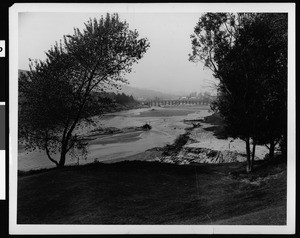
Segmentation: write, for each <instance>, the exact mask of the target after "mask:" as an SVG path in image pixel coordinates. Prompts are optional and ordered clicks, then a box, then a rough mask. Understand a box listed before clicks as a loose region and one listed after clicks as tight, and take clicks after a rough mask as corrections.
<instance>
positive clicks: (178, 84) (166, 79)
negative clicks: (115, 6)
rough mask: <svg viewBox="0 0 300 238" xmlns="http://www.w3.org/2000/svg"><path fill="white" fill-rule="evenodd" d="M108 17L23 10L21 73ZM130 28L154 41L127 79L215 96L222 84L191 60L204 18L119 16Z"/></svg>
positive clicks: (162, 88)
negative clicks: (193, 41) (86, 27)
mask: <svg viewBox="0 0 300 238" xmlns="http://www.w3.org/2000/svg"><path fill="white" fill-rule="evenodd" d="M105 14H106V12H103V13H86V12H85V13H78V12H75V13H74V12H73V13H72V12H68V13H65V12H21V13H19V17H18V30H19V31H18V34H19V35H18V42H19V45H18V52H19V69H24V70H28V69H29V60H28V59H29V58H31V59H40V60H45V58H46V56H45V52H46V51H47V50H48V49H49V48H50V47H51V45H53V44H55V42H56V41H59V40H60V39H62V38H63V35H68V34H72V33H73V28H74V27H76V28H79V29H83V28H84V23H85V22H87V21H88V20H89V18H94V17H96V18H100V17H101V15H105ZM118 14H119V18H120V20H122V21H124V20H126V21H127V22H128V24H129V28H130V29H137V31H138V32H139V34H140V37H146V38H148V40H149V42H150V48H149V49H148V51H147V52H146V54H145V55H144V57H143V58H142V59H141V60H140V61H139V63H138V64H135V65H134V66H133V70H132V72H131V73H130V74H127V75H126V78H127V79H128V81H129V85H130V86H133V87H138V88H144V89H152V90H157V91H161V92H166V93H172V94H188V93H191V92H204V91H209V92H213V91H214V90H215V88H214V85H215V83H216V82H217V81H216V79H214V77H213V76H212V72H211V71H210V70H209V69H206V68H204V66H203V64H202V63H192V62H190V61H189V60H188V54H189V53H191V51H192V50H191V39H190V35H191V34H192V33H193V30H194V27H195V25H196V23H197V21H198V19H199V17H200V16H201V14H202V13H201V12H199V13H195V12H191V13H187V12H186V13H149V12H148V13H137V12H136V13H133V12H132V13H130V12H121V13H118Z"/></svg>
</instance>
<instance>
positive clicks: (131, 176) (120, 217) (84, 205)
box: [18, 117, 287, 225]
mask: <svg viewBox="0 0 300 238" xmlns="http://www.w3.org/2000/svg"><path fill="white" fill-rule="evenodd" d="M210 118H211V117H210ZM216 127H218V126H216ZM194 129H195V128H194V127H193V126H192V127H188V128H187V130H186V133H185V134H183V135H181V136H179V137H178V139H177V140H175V142H174V144H172V145H167V146H165V147H162V148H155V149H153V150H154V151H156V153H151V154H150V156H148V160H150V161H137V160H135V159H139V158H138V156H136V157H134V156H133V158H130V160H133V161H123V162H117V163H108V164H107V163H100V162H97V163H93V164H88V165H82V166H67V167H65V168H63V169H60V170H57V169H42V170H37V171H28V172H21V171H19V178H18V223H20V224H54V223H55V224H205V225H210V224H228V225H230V224H235V225H237V224H240V225H250V224H251V225H253V224H256V225H270V224H272V225H284V224H285V222H286V176H287V173H286V160H285V159H284V158H283V157H282V156H280V155H278V156H277V157H276V159H273V160H259V161H256V164H255V165H254V168H255V170H254V171H253V172H252V173H251V174H249V173H246V171H245V170H244V166H245V163H246V162H231V163H214V164H210V163H189V164H176V163H162V162H163V161H161V162H158V161H154V160H155V158H157V157H160V156H163V157H164V158H166V157H167V156H170V155H173V156H174V155H177V154H178V153H180V151H181V149H182V147H183V146H184V145H185V144H186V143H187V142H188V141H189V139H190V133H191V132H192V131H193V130H194ZM218 130H219V128H217V129H216V131H218ZM142 157H143V158H145V156H144V155H143V156H142ZM123 159H124V160H126V158H123ZM151 160H152V161H151ZM136 181H139V182H138V183H136ZM36 191H39V193H38V194H37V193H36ZM61 214H64V215H63V216H62V215H61Z"/></svg>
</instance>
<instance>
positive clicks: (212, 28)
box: [190, 13, 286, 172]
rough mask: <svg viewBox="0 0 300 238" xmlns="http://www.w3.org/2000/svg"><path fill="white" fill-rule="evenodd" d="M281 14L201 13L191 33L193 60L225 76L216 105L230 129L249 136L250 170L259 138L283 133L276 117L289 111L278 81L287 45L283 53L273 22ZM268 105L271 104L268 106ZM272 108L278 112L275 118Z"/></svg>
mask: <svg viewBox="0 0 300 238" xmlns="http://www.w3.org/2000/svg"><path fill="white" fill-rule="evenodd" d="M276 17H278V15H272V14H271V15H270V14H232V13H207V14H205V15H203V16H202V17H201V18H200V20H199V22H198V23H197V25H196V27H195V34H194V35H192V36H191V38H192V49H193V53H192V54H191V55H190V60H191V61H193V62H197V61H202V62H204V64H205V66H207V67H208V68H210V69H211V70H212V71H213V72H214V76H215V77H216V78H218V79H219V80H220V83H219V85H218V98H217V100H216V101H215V102H214V104H213V109H214V110H217V111H219V112H220V113H221V115H222V116H223V118H224V121H225V128H226V129H227V132H228V133H229V134H230V135H231V136H233V137H239V138H241V139H243V140H244V141H245V142H246V152H247V161H248V165H247V171H249V172H250V171H251V170H252V168H253V161H254V157H255V147H256V144H257V143H266V142H270V141H273V140H274V139H275V138H278V136H279V134H280V135H281V132H279V133H278V134H276V136H274V133H273V132H274V131H276V130H278V128H277V127H276V126H278V123H275V122H276V121H277V122H278V121H280V122H281V123H282V121H284V120H280V119H282V117H278V115H282V114H284V110H283V111H280V110H281V109H282V108H283V107H284V102H283V101H282V96H283V95H284V93H282V91H281V93H280V92H279V91H280V90H276V89H275V88H274V87H278V81H280V82H281V84H282V83H283V84H284V82H285V80H286V75H284V69H285V70H286V67H285V66H286V65H285V64H284V59H285V56H284V48H283V51H282V48H280V51H281V53H278V50H276V47H278V46H279V44H278V40H276V35H277V36H278V33H276V31H274V30H271V28H272V27H270V26H272V24H271V22H272V21H273V20H274V18H276ZM271 19H272V20H271ZM275 33H276V34H275ZM281 44H284V41H281ZM274 52H275V53H274ZM282 55H283V56H282ZM280 59H281V60H280ZM276 62H277V63H276ZM278 62H280V63H278ZM278 64H280V67H279V68H280V69H283V70H282V72H281V73H278V68H277V66H279V65H278ZM274 78H277V79H278V80H277V81H275V80H274ZM274 85H276V86H274ZM279 94H280V95H281V96H279ZM272 96H273V98H276V99H277V100H275V101H276V103H274V104H272V103H270V100H271V99H272ZM271 101H272V100H271ZM273 101H274V100H273ZM275 104H276V105H277V106H275ZM278 105H280V107H278ZM266 107H268V109H269V110H265V109H266ZM271 114H272V115H277V116H273V119H270V118H271V116H270V115H271ZM271 121H272V122H273V123H270V122H271ZM283 126H284V125H283ZM280 128H282V125H281V127H280ZM280 130H281V129H279V131H280ZM251 141H252V145H253V146H252V152H251V149H250V142H251ZM270 148H271V146H270Z"/></svg>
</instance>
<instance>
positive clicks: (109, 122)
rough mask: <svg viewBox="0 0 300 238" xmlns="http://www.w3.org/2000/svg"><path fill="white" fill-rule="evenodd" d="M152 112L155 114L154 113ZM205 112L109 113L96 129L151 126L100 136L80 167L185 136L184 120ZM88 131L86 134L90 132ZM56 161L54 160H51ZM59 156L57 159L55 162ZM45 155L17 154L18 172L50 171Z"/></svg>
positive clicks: (186, 109)
mask: <svg viewBox="0 0 300 238" xmlns="http://www.w3.org/2000/svg"><path fill="white" fill-rule="evenodd" d="M153 109H154V110H153ZM209 114H210V113H209V112H208V110H207V108H203V107H202V108H200V107H181V108H180V107H176V108H171V107H170V108H152V109H150V108H142V109H134V110H128V111H122V112H116V113H110V114H107V115H105V116H102V117H101V118H100V117H99V118H98V117H97V118H95V119H96V128H98V127H100V126H101V127H116V128H119V129H123V128H126V127H139V126H142V125H144V124H145V123H149V124H150V125H151V126H152V129H151V130H150V131H134V132H125V133H119V134H114V135H101V136H99V137H98V138H96V139H95V140H92V141H90V143H89V145H88V152H89V153H88V156H87V159H86V160H80V161H79V163H80V164H83V163H90V162H93V161H95V160H98V161H108V160H113V159H117V158H122V157H126V156H130V155H135V154H137V153H140V152H143V151H145V150H147V149H151V148H154V147H161V146H164V145H166V144H167V143H172V142H173V141H174V140H175V138H176V137H178V136H179V135H180V134H183V133H184V129H185V128H186V127H187V125H186V124H185V123H184V122H183V120H184V119H193V118H197V119H198V118H203V117H204V116H207V115H209ZM91 129H92V128H89V129H88V130H87V131H85V132H88V131H89V130H91ZM54 157H55V156H54ZM57 158H58V155H57V156H56V159H57ZM77 162H78V161H77V159H73V160H68V161H67V162H66V163H67V164H72V163H77ZM53 166H54V164H53V163H52V162H50V161H49V160H48V158H47V156H46V155H45V153H44V152H37V151H34V152H30V153H27V152H26V151H25V150H19V158H18V168H19V170H30V169H37V168H45V167H53Z"/></svg>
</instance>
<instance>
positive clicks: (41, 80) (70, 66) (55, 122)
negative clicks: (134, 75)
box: [19, 14, 149, 167]
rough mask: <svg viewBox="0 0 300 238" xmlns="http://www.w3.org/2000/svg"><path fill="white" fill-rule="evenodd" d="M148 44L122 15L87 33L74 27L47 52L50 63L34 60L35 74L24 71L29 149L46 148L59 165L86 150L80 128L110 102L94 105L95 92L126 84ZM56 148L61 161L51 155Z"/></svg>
mask: <svg viewBox="0 0 300 238" xmlns="http://www.w3.org/2000/svg"><path fill="white" fill-rule="evenodd" d="M148 48H149V43H148V41H147V39H146V38H141V39H139V34H138V32H137V30H133V31H132V30H130V29H129V25H128V24H127V23H126V22H122V21H120V20H119V18H118V15H117V14H113V15H110V14H107V15H106V17H101V18H100V19H99V20H97V19H93V20H92V19H90V20H89V21H88V22H87V23H85V28H84V29H83V30H82V31H81V30H79V29H78V28H74V34H73V35H67V36H64V39H63V41H60V43H56V44H55V45H54V46H53V47H51V49H50V50H48V52H46V56H47V58H46V60H45V61H38V60H34V61H31V64H30V72H28V74H22V75H21V77H20V79H19V93H20V98H21V100H20V112H19V120H20V123H19V138H20V139H21V140H22V141H23V143H25V144H26V146H27V148H31V149H40V150H45V151H46V153H47V155H48V158H49V159H50V160H51V161H52V162H53V163H55V164H56V165H57V166H58V167H62V166H64V164H65V160H66V154H67V153H68V152H69V151H70V150H71V149H72V150H73V149H74V148H75V149H77V150H78V151H83V152H84V154H85V152H86V151H85V144H84V143H82V140H81V139H80V134H79V130H78V129H79V128H78V127H79V126H82V125H83V123H81V122H82V120H86V121H87V122H88V123H90V122H91V118H90V116H91V115H93V113H94V112H95V111H94V109H97V110H98V111H99V108H102V109H105V107H107V106H108V105H109V104H110V103H111V100H109V99H107V98H100V99H99V98H98V99H99V100H100V104H99V100H98V101H97V104H95V100H93V99H94V94H93V93H94V92H96V91H98V92H104V91H105V90H106V89H108V88H113V87H117V85H118V83H119V82H126V80H125V79H124V75H125V74H126V73H130V72H131V68H132V65H133V64H134V63H136V62H137V61H138V60H140V59H141V58H142V57H143V55H144V54H145V52H146V50H147V49H148ZM57 152H59V153H60V159H59V161H55V160H54V159H53V158H52V155H53V154H55V153H57Z"/></svg>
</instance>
